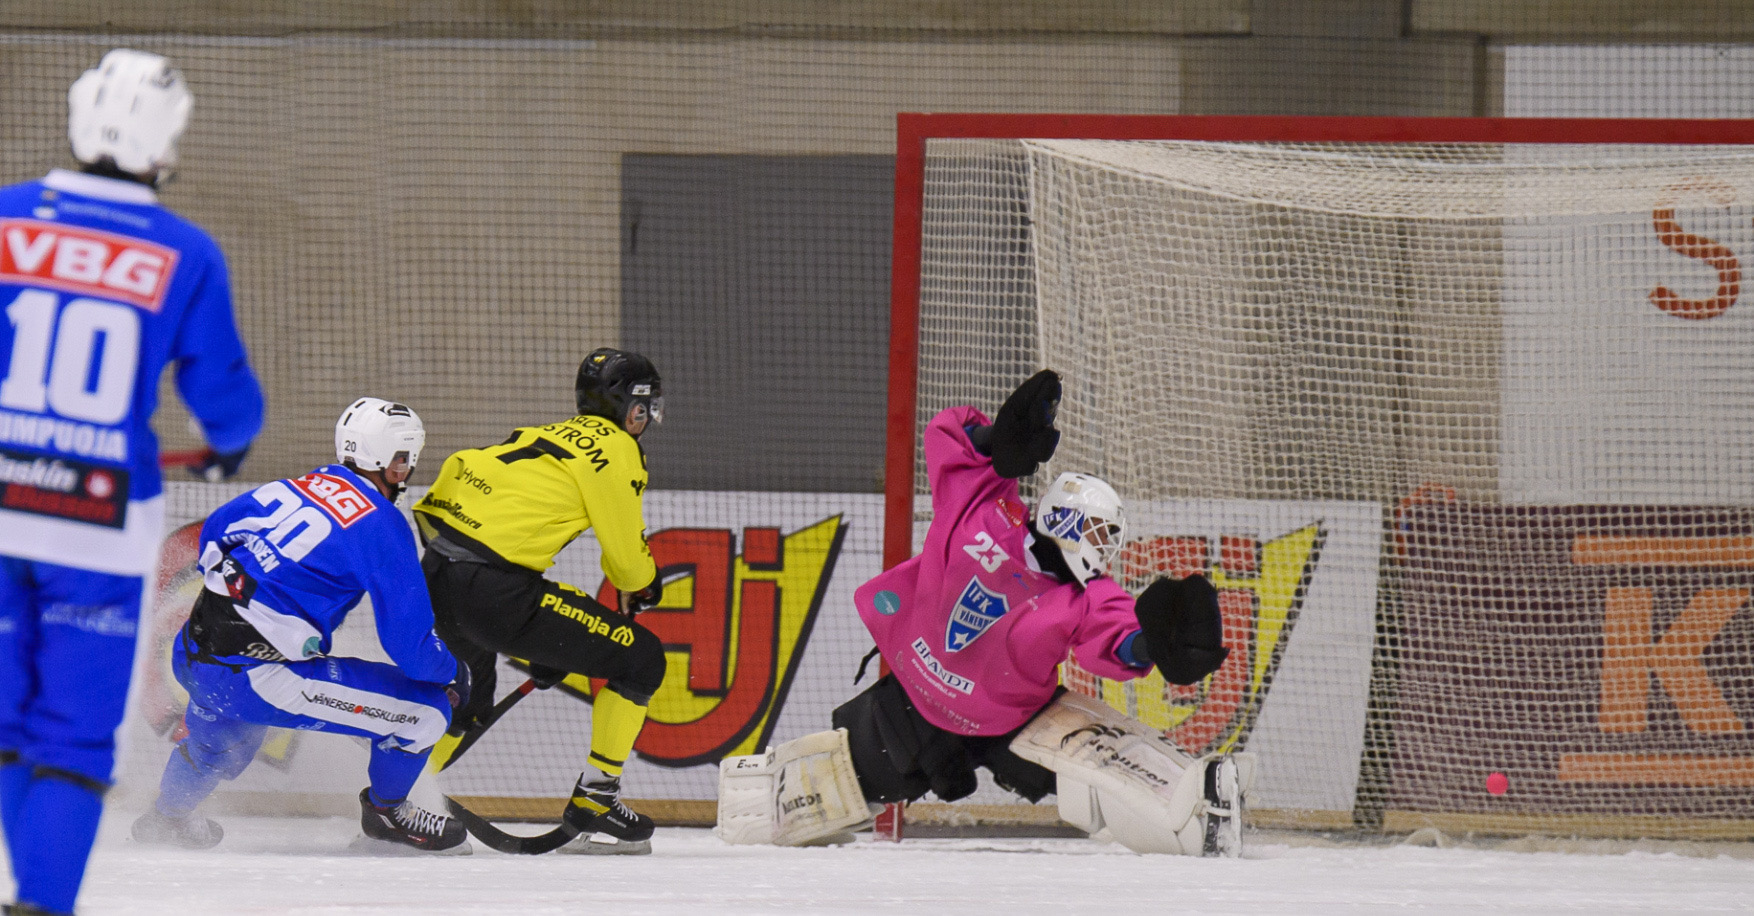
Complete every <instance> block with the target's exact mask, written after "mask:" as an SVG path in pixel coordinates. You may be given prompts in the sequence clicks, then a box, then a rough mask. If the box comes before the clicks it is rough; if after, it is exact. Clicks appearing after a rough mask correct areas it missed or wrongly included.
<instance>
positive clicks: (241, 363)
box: [171, 249, 266, 452]
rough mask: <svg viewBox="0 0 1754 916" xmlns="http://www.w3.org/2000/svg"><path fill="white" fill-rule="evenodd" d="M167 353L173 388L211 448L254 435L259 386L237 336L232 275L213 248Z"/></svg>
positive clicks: (230, 448) (261, 408) (239, 444)
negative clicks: (173, 367) (174, 372)
mask: <svg viewBox="0 0 1754 916" xmlns="http://www.w3.org/2000/svg"><path fill="white" fill-rule="evenodd" d="M171 359H173V360H175V361H176V363H177V393H178V394H180V395H181V396H182V398H183V403H184V404H187V405H188V406H189V413H190V414H192V415H193V416H194V417H195V419H196V420H197V421H198V422H200V424H201V430H202V432H203V434H204V435H205V436H206V439H207V444H208V445H209V446H212V448H213V450H214V451H216V452H235V451H238V450H239V449H242V448H244V447H246V446H248V445H249V444H250V443H251V442H253V441H255V438H256V434H257V433H258V432H260V431H261V429H262V420H263V417H264V414H265V413H266V409H265V405H264V399H263V397H262V386H261V384H260V383H258V382H257V381H256V374H255V373H254V372H252V371H251V369H250V361H249V357H248V355H247V354H246V353H245V352H244V343H243V340H242V339H241V338H240V337H239V336H238V328H237V319H236V317H235V316H234V315H233V314H232V305H231V281H230V279H229V278H228V275H227V273H226V267H225V259H224V258H223V257H222V256H220V255H219V253H218V251H217V249H216V250H215V251H214V254H213V256H212V257H211V258H210V259H209V260H208V262H207V265H206V270H205V271H204V273H203V275H202V277H201V281H200V286H199V288H198V289H197V290H196V292H195V297H194V299H193V301H191V302H190V303H189V309H188V311H187V312H185V313H184V315H183V322H182V325H181V327H179V328H177V338H176V341H175V342H174V343H173V344H172V351H171Z"/></svg>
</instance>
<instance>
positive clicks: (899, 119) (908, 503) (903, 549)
mask: <svg viewBox="0 0 1754 916" xmlns="http://www.w3.org/2000/svg"><path fill="white" fill-rule="evenodd" d="M1025 137H1029V138H1041V139H1106V140H1225V141H1235V142H1298V141H1307V142H1319V141H1332V142H1346V141H1351V142H1385V143H1409V142H1423V143H1513V142H1514V143H1621V144H1626V143H1638V144H1711V143H1722V144H1738V145H1747V144H1754V120H1734V119H1721V120H1696V119H1681V118H1638V119H1629V118H1396V117H1330V116H1276V115H1102V114H954V113H944V114H924V113H913V112H902V113H900V114H897V115H896V126H895V234H894V237H893V252H892V258H893V260H892V273H891V278H890V326H889V407H888V413H887V422H886V425H885V439H886V444H885V454H884V488H883V489H884V516H883V567H884V568H885V569H888V568H889V567H891V566H894V565H896V564H897V563H900V562H902V561H904V560H906V559H908V558H909V557H910V556H912V555H913V498H914V492H913V488H914V453H915V449H916V443H915V441H914V440H915V436H916V433H917V428H916V420H915V416H914V414H915V412H916V410H917V406H918V405H917V397H916V396H917V388H918V383H919V317H920V259H921V250H920V244H921V218H922V215H923V206H924V199H925V168H926V142H927V141H928V140H931V139H935V138H944V139H1005V138H1025Z"/></svg>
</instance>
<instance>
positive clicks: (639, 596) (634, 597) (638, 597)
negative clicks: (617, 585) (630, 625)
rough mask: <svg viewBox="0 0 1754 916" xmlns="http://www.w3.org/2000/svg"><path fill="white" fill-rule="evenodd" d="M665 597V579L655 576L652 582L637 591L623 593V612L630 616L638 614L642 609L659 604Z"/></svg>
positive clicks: (646, 609) (649, 608) (648, 608)
mask: <svg viewBox="0 0 1754 916" xmlns="http://www.w3.org/2000/svg"><path fill="white" fill-rule="evenodd" d="M663 598H664V579H663V577H662V576H653V577H652V584H650V585H648V586H646V587H645V588H642V589H640V590H639V591H637V592H622V593H621V613H623V614H626V615H627V616H629V617H634V616H637V615H638V614H639V613H640V612H642V611H649V610H651V609H652V608H655V607H657V606H658V602H659V601H662V600H663Z"/></svg>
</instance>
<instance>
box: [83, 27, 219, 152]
mask: <svg viewBox="0 0 1754 916" xmlns="http://www.w3.org/2000/svg"><path fill="white" fill-rule="evenodd" d="M194 107H195V97H194V96H193V95H191V94H190V93H189V87H188V86H187V85H186V84H185V83H184V82H183V74H182V73H181V72H179V71H178V70H176V69H175V68H174V67H172V66H171V62H170V61H169V60H167V59H165V58H163V57H160V56H159V55H157V54H150V53H147V52H145V51H134V50H130V49H128V48H117V49H115V50H113V51H111V52H109V53H108V54H105V55H104V57H103V60H102V61H99V62H98V65H97V66H96V67H94V68H92V69H90V70H87V71H85V73H84V75H82V76H80V77H79V79H78V80H75V81H74V83H73V88H71V89H69V90H68V91H67V139H68V140H70V141H71V142H72V144H73V158H75V159H77V160H79V161H80V162H83V163H85V164H87V165H99V164H103V163H106V162H108V163H113V164H114V165H115V167H116V168H117V169H120V170H121V171H124V172H127V173H129V174H132V175H138V176H140V177H141V178H143V179H146V180H148V181H151V182H153V183H154V184H156V183H157V182H158V181H159V180H161V179H163V178H164V177H165V176H166V175H168V174H169V173H170V170H171V167H172V166H174V165H176V162H177V139H178V138H179V137H181V136H182V135H183V128H184V127H186V126H188V123H189V110H190V109H192V108H194Z"/></svg>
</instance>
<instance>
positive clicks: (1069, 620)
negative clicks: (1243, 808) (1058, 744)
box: [853, 407, 1150, 735]
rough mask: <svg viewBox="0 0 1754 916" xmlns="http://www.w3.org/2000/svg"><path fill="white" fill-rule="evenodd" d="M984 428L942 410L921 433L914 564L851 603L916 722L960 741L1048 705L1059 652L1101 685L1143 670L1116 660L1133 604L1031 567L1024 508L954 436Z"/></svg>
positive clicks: (978, 418)
mask: <svg viewBox="0 0 1754 916" xmlns="http://www.w3.org/2000/svg"><path fill="white" fill-rule="evenodd" d="M988 422H989V421H988V420H987V418H986V417H985V416H983V415H982V414H981V412H980V411H978V410H976V409H974V408H973V407H952V408H950V409H948V410H945V411H943V412H942V413H940V414H938V415H937V416H936V417H934V418H932V422H931V425H929V426H928V427H927V428H926V473H927V479H928V481H929V482H930V484H931V487H932V512H933V521H932V527H931V528H930V529H929V530H928V531H927V532H926V546H925V549H924V550H922V551H921V552H920V555H919V556H916V557H914V558H912V559H910V560H908V561H907V562H905V563H902V564H900V565H898V566H896V567H895V568H893V569H890V570H888V571H886V572H884V573H883V574H882V575H879V576H877V577H876V578H874V579H872V580H871V581H869V582H867V583H865V584H864V585H862V586H860V587H859V588H858V590H856V591H855V592H854V593H853V600H854V603H855V604H856V605H857V606H858V608H859V616H860V617H862V618H863V619H864V621H865V626H866V627H867V628H868V629H869V630H870V631H871V636H872V638H873V639H875V640H876V642H877V648H878V649H879V650H880V651H881V652H882V653H883V660H884V661H886V662H888V663H889V668H890V671H892V672H893V673H894V674H895V676H896V678H897V679H898V680H899V681H900V682H901V684H902V686H903V687H904V688H906V690H907V694H908V696H909V697H910V698H912V699H913V702H914V705H915V706H916V707H917V708H918V709H919V711H920V713H921V714H922V715H924V716H925V717H926V720H927V721H929V722H931V723H932V724H933V725H936V726H938V727H939V728H942V729H945V730H946V731H950V732H955V733H956V734H960V735H1002V734H1005V733H1006V732H1009V731H1011V730H1012V729H1015V728H1017V727H1018V726H1020V725H1022V724H1023V723H1024V722H1026V721H1028V719H1029V717H1030V716H1033V715H1035V713H1036V712H1037V711H1038V710H1040V709H1041V708H1042V707H1043V706H1044V705H1046V704H1047V702H1048V701H1049V700H1050V699H1052V698H1053V694H1054V688H1055V687H1056V686H1057V685H1058V683H1059V677H1058V671H1057V667H1058V665H1059V663H1060V662H1061V660H1063V659H1064V658H1065V657H1066V652H1067V650H1071V651H1072V652H1073V653H1075V655H1076V657H1077V659H1078V664H1080V665H1082V666H1083V667H1084V668H1086V669H1087V670H1089V671H1091V672H1093V673H1095V674H1099V675H1101V676H1103V677H1106V678H1113V679H1115V680H1128V679H1131V678H1135V677H1139V676H1140V675H1142V674H1144V673H1145V672H1146V671H1149V670H1150V669H1148V668H1146V669H1140V668H1133V667H1129V666H1128V665H1126V664H1125V663H1123V662H1122V661H1121V660H1120V659H1119V658H1117V657H1116V656H1115V651H1116V650H1117V649H1118V648H1119V647H1120V645H1121V643H1122V642H1123V641H1124V640H1125V639H1126V638H1127V636H1128V635H1130V634H1132V633H1133V632H1134V631H1136V630H1138V629H1139V623H1138V620H1137V618H1135V617H1134V615H1133V597H1132V596H1131V595H1129V594H1127V592H1126V590H1125V589H1123V588H1121V587H1120V586H1119V585H1118V584H1116V583H1115V582H1114V580H1112V579H1109V578H1108V577H1106V576H1105V577H1102V578H1098V579H1093V580H1091V582H1090V584H1089V586H1088V587H1085V588H1080V587H1079V586H1078V584H1077V583H1076V582H1061V581H1060V580H1059V579H1058V578H1056V577H1055V576H1052V575H1050V574H1048V573H1044V572H1042V571H1041V570H1040V569H1039V568H1037V567H1035V566H1034V560H1033V558H1032V557H1031V556H1030V553H1029V548H1028V543H1029V542H1028V538H1030V537H1031V535H1030V533H1029V509H1028V507H1026V506H1025V505H1024V503H1023V500H1022V498H1021V497H1020V496H1019V495H1018V491H1017V482H1016V481H1015V480H1007V479H1006V478H1003V477H1000V476H999V475H998V474H996V473H994V472H993V461H992V459H991V458H988V457H986V456H984V455H982V454H980V453H979V452H977V451H975V450H974V445H973V443H971V442H969V440H968V434H967V433H966V432H965V431H964V427H967V426H974V425H984V424H986V423H988Z"/></svg>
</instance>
